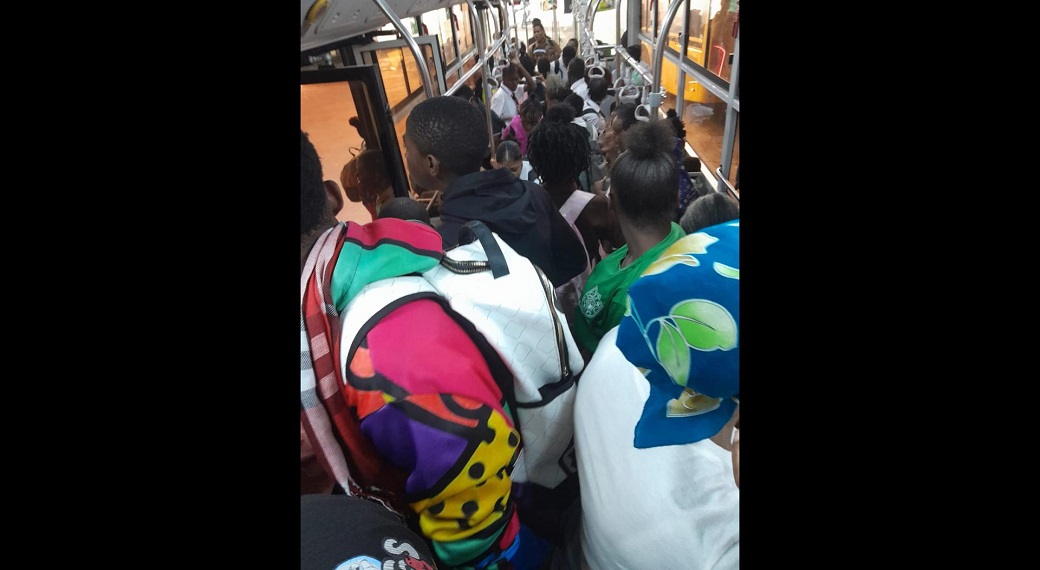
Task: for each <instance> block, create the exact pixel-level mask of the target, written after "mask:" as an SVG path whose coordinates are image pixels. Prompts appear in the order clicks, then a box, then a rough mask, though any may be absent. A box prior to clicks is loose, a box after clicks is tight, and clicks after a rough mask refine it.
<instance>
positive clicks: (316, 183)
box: [300, 129, 327, 235]
mask: <svg viewBox="0 0 1040 570" xmlns="http://www.w3.org/2000/svg"><path fill="white" fill-rule="evenodd" d="M323 176H324V175H323V174H322V170H321V158H319V157H318V151H317V150H315V148H314V145H313V144H311V139H310V137H308V136H307V133H305V132H304V131H303V129H300V235H305V234H307V233H308V232H310V231H311V230H313V229H314V228H316V227H318V225H319V224H321V223H322V222H323V221H324V220H325V216H326V214H327V212H326V208H327V205H326V201H325V182H324V178H323Z"/></svg>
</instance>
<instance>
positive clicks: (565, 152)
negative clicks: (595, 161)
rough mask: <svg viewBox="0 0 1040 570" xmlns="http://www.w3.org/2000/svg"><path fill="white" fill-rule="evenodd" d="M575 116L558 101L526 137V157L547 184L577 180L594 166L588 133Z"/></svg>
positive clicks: (567, 107)
mask: <svg viewBox="0 0 1040 570" xmlns="http://www.w3.org/2000/svg"><path fill="white" fill-rule="evenodd" d="M573 118H574V113H573V111H572V110H571V109H570V107H569V106H567V105H555V106H553V107H552V108H551V109H549V111H548V112H547V113H546V116H545V120H543V121H542V122H541V123H539V124H538V127H537V128H535V130H534V131H533V132H532V133H531V134H530V135H529V137H528V139H527V159H528V160H529V161H530V162H531V167H532V168H534V170H535V171H536V172H537V173H538V175H539V176H541V178H542V181H543V182H544V183H545V184H562V183H565V182H570V181H573V180H577V179H578V175H579V174H581V173H582V172H584V171H586V170H588V169H589V168H590V167H591V166H592V148H591V146H590V145H589V133H588V131H587V130H585V129H583V128H581V127H580V126H579V125H575V124H574V123H571V120H572V119H573Z"/></svg>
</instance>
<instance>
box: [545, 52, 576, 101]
mask: <svg viewBox="0 0 1040 570" xmlns="http://www.w3.org/2000/svg"><path fill="white" fill-rule="evenodd" d="M543 61H548V60H543ZM563 89H567V86H566V85H564V83H563V79H562V78H561V77H560V76H559V75H556V74H555V73H550V74H548V75H546V76H545V98H546V99H551V100H553V101H560V100H562V99H563V97H561V96H560V91H561V90H563ZM567 91H568V95H569V94H570V93H569V92H570V89H567Z"/></svg>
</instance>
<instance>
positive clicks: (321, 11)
mask: <svg viewBox="0 0 1040 570" xmlns="http://www.w3.org/2000/svg"><path fill="white" fill-rule="evenodd" d="M386 3H387V5H388V6H389V7H390V9H391V11H393V13H394V14H396V15H397V17H398V18H399V19H401V20H404V19H405V18H411V17H415V16H419V15H421V14H423V13H425V12H429V11H430V10H436V9H437V8H447V7H449V6H451V5H452V4H457V3H458V0H454V1H452V0H386ZM389 23H390V19H389V18H387V17H386V15H385V14H383V11H382V10H381V9H380V8H379V5H378V4H376V2H375V0H301V2H300V51H301V52H302V51H307V50H310V49H314V48H319V47H323V46H326V45H330V44H333V43H335V42H337V41H339V40H343V39H346V38H350V37H353V36H356V35H359V34H363V33H365V32H371V31H373V30H378V29H379V28H382V27H383V26H385V25H386V24H389ZM406 24H407V22H406Z"/></svg>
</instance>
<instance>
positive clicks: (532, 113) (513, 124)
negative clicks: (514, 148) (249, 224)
mask: <svg viewBox="0 0 1040 570" xmlns="http://www.w3.org/2000/svg"><path fill="white" fill-rule="evenodd" d="M541 120H542V106H541V105H540V104H539V103H538V101H536V100H535V99H533V98H531V99H528V100H527V101H524V102H523V103H521V104H520V112H519V113H517V114H516V116H515V117H513V119H512V120H511V121H509V124H508V125H506V128H505V129H503V130H502V140H513V141H516V144H518V145H520V155H521V156H527V137H528V136H529V135H530V133H531V131H532V130H534V128H535V127H536V126H538V121H541Z"/></svg>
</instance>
